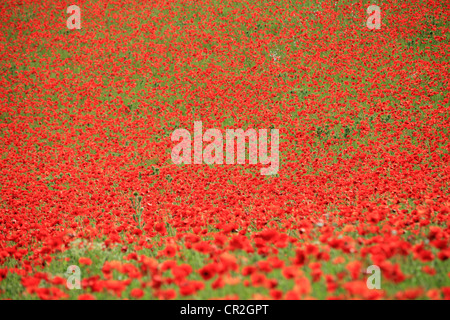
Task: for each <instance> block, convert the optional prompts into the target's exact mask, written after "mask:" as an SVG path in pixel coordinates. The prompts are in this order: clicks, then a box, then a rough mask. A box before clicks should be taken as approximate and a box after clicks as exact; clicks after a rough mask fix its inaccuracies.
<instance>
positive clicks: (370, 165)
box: [0, 0, 450, 300]
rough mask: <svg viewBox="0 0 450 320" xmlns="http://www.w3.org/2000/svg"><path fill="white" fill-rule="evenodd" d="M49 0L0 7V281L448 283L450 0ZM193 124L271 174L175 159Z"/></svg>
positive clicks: (39, 289) (288, 293)
mask: <svg viewBox="0 0 450 320" xmlns="http://www.w3.org/2000/svg"><path fill="white" fill-rule="evenodd" d="M41 2H42V3H39V4H38V3H37V2H36V1H31V0H3V1H2V2H1V3H0V8H1V13H0V23H1V31H0V84H1V85H0V105H1V112H0V153H1V157H0V164H1V167H0V299H288V300H292V299H433V300H434V299H450V263H449V258H450V193H449V188H450V155H449V149H450V146H449V136H450V119H449V112H450V94H449V90H450V82H449V79H450V59H449V57H450V53H449V52H450V43H449V26H450V24H449V20H448V14H449V12H450V3H449V2H448V1H417V0H414V1H400V0H392V1H379V2H378V3H373V2H367V1H341V0H339V1H335V0H325V1H305V0H300V1H286V0H283V1H263V0H260V1H218V0H199V1H187V0H170V1H163V0H161V1H159V0H158V1H144V0H132V1H121V0H115V1H106V0H77V2H73V3H65V2H64V3H57V2H56V1H49V0H44V1H41ZM72 4H75V5H77V6H79V7H80V8H81V29H68V27H67V25H66V21H67V19H68V17H69V16H70V14H67V12H66V9H67V7H68V6H69V5H72ZM371 4H376V5H378V6H379V7H380V8H381V19H382V23H381V28H380V29H373V30H371V29H369V28H368V27H367V25H366V21H367V19H368V14H367V12H366V9H367V7H368V6H369V5H371ZM194 121H202V123H203V128H204V129H203V130H206V129H210V128H214V129H219V130H221V131H222V132H225V130H227V129H237V128H242V129H243V130H246V129H248V128H254V129H279V137H280V139H279V160H280V163H279V170H278V172H277V173H276V174H273V175H266V176H265V175H261V174H260V169H261V168H262V167H264V165H263V164H260V163H257V164H251V163H249V161H246V163H245V164H237V163H236V164H233V165H230V164H212V165H208V164H205V163H204V164H195V163H192V164H181V165H178V164H174V163H173V162H172V160H171V150H172V148H173V147H174V145H175V144H176V143H175V142H173V141H172V140H171V135H172V133H173V132H174V131H175V130H176V129H178V128H186V129H187V130H188V131H189V132H193V130H194ZM247 159H248V157H247ZM71 266H76V267H78V268H79V269H78V277H79V283H78V286H79V288H71V287H70V286H69V285H68V283H69V278H70V277H73V276H74V273H72V274H71V273H70V272H69V273H68V269H70V268H71ZM371 267H372V269H371ZM373 268H375V269H373ZM373 270H375V273H373V272H372V271H373ZM377 270H378V272H379V275H380V283H379V286H378V287H379V288H373V287H372V288H371V287H370V286H369V283H372V282H371V280H370V279H369V278H370V277H371V276H373V275H375V274H376V272H377ZM70 281H72V280H70ZM71 283H73V284H77V283H76V281H75V282H71Z"/></svg>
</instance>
